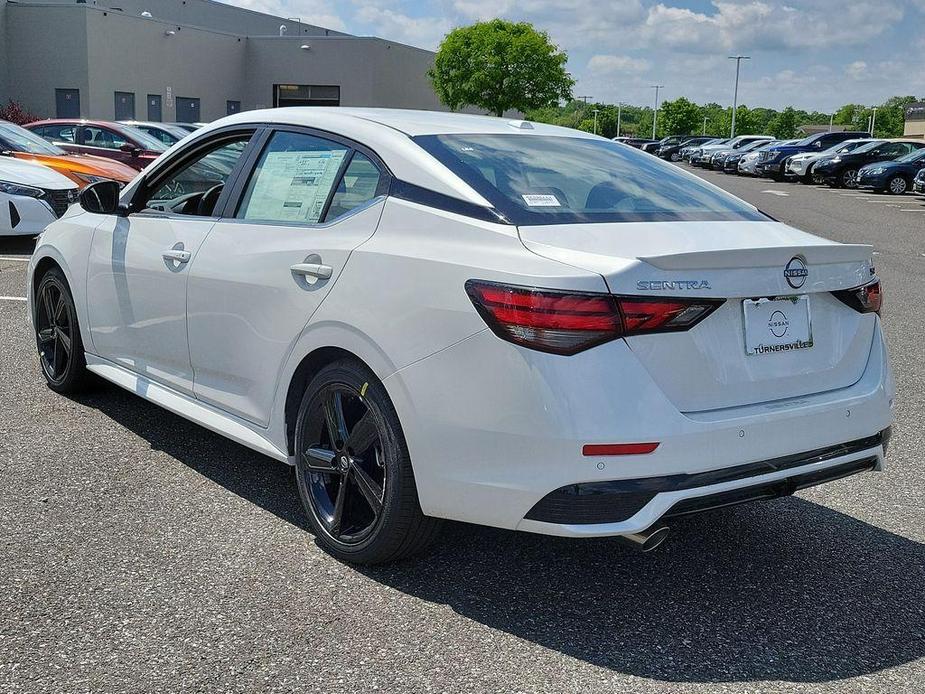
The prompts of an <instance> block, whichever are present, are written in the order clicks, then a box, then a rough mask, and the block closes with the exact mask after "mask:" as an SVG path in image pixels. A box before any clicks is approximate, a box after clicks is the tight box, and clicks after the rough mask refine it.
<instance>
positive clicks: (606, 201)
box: [414, 134, 768, 225]
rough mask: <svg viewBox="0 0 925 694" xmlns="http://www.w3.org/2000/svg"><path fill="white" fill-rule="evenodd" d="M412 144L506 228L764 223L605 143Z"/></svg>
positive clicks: (421, 139) (442, 139) (652, 161)
mask: <svg viewBox="0 0 925 694" xmlns="http://www.w3.org/2000/svg"><path fill="white" fill-rule="evenodd" d="M414 141H415V142H416V143H417V144H418V145H420V146H421V147H423V148H424V149H425V150H426V151H427V152H429V153H430V154H432V155H433V156H434V157H436V158H437V159H438V160H439V161H440V162H442V163H443V164H444V165H446V166H447V167H449V168H450V169H451V170H452V171H453V172H454V173H456V174H457V175H458V176H459V177H460V178H462V179H463V180H464V181H466V183H468V184H469V185H471V186H472V187H473V188H474V189H475V190H477V191H478V192H479V193H480V194H481V195H482V196H483V197H485V198H486V199H487V200H488V201H489V202H491V203H492V205H494V207H495V209H497V210H498V211H499V212H501V213H502V214H503V215H504V216H505V217H506V218H507V219H508V221H510V222H511V223H513V224H518V225H534V224H567V223H576V222H578V223H582V222H585V223H587V222H630V221H669V220H678V221H680V220H684V221H723V220H730V221H738V220H752V221H762V220H763V221H767V219H768V218H767V217H765V216H764V215H762V214H761V213H760V212H758V211H756V210H755V209H754V208H753V207H751V206H750V205H748V204H746V203H744V202H742V201H741V200H738V199H736V198H734V197H732V196H731V195H729V194H727V193H725V192H723V191H722V190H719V189H718V188H714V187H713V186H710V185H708V184H707V183H705V182H702V181H701V180H700V179H698V178H696V177H694V176H691V175H689V174H685V173H683V172H682V171H680V170H679V169H678V168H677V167H675V166H672V165H670V164H667V163H665V162H663V161H661V160H659V159H657V158H655V157H653V156H651V155H649V154H646V153H643V152H640V151H639V150H635V149H630V148H628V147H622V146H620V145H618V144H615V143H613V142H610V141H609V140H598V139H592V138H579V137H563V136H544V135H519V134H518V135H515V134H490V135H489V134H475V135H422V136H418V137H415V138H414Z"/></svg>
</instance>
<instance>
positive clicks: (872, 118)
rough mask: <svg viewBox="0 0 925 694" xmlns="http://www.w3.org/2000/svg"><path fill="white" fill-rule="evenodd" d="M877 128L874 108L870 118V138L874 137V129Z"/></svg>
mask: <svg viewBox="0 0 925 694" xmlns="http://www.w3.org/2000/svg"><path fill="white" fill-rule="evenodd" d="M876 127H877V107H876V106H874V115H872V116H871V117H870V136H871V137H874V128H876Z"/></svg>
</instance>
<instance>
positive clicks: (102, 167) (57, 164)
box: [17, 153, 138, 183]
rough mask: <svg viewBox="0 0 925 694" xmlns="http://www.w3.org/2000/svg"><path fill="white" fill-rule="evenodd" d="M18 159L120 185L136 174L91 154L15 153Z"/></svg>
mask: <svg viewBox="0 0 925 694" xmlns="http://www.w3.org/2000/svg"><path fill="white" fill-rule="evenodd" d="M17 157H18V158H19V159H24V160H29V161H34V162H37V163H39V164H45V165H46V166H50V167H52V168H54V169H58V170H61V171H69V172H72V173H77V174H88V175H90V176H102V177H103V178H109V179H111V180H113V181H119V182H120V183H128V182H129V181H131V180H132V179H133V178H135V176H137V175H138V172H137V171H136V170H135V169H133V168H132V167H130V166H128V165H126V164H123V163H122V162H118V161H115V160H114V159H106V158H105V157H96V156H93V155H91V154H71V155H67V156H52V155H45V154H27V153H22V154H19V153H17Z"/></svg>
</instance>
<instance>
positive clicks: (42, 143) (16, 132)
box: [0, 121, 67, 156]
mask: <svg viewBox="0 0 925 694" xmlns="http://www.w3.org/2000/svg"><path fill="white" fill-rule="evenodd" d="M0 142H2V143H3V144H0V149H3V148H4V146H5V147H8V148H9V149H12V150H13V151H14V152H28V153H29V154H50V155H54V156H62V155H65V154H67V152H65V151H64V150H63V149H61V148H60V147H55V146H54V145H53V144H51V143H50V142H48V141H47V140H44V139H42V138H41V137H39V136H38V135H36V134H35V133H31V132H29V131H28V130H26V129H25V128H21V127H20V126H18V125H16V124H14V123H7V122H6V121H0Z"/></svg>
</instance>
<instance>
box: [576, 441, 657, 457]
mask: <svg viewBox="0 0 925 694" xmlns="http://www.w3.org/2000/svg"><path fill="white" fill-rule="evenodd" d="M656 448H658V443H589V444H585V445H584V446H582V447H581V454H582V455H588V456H592V455H644V454H646V453H651V452H652V451H654V450H655V449H656Z"/></svg>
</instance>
